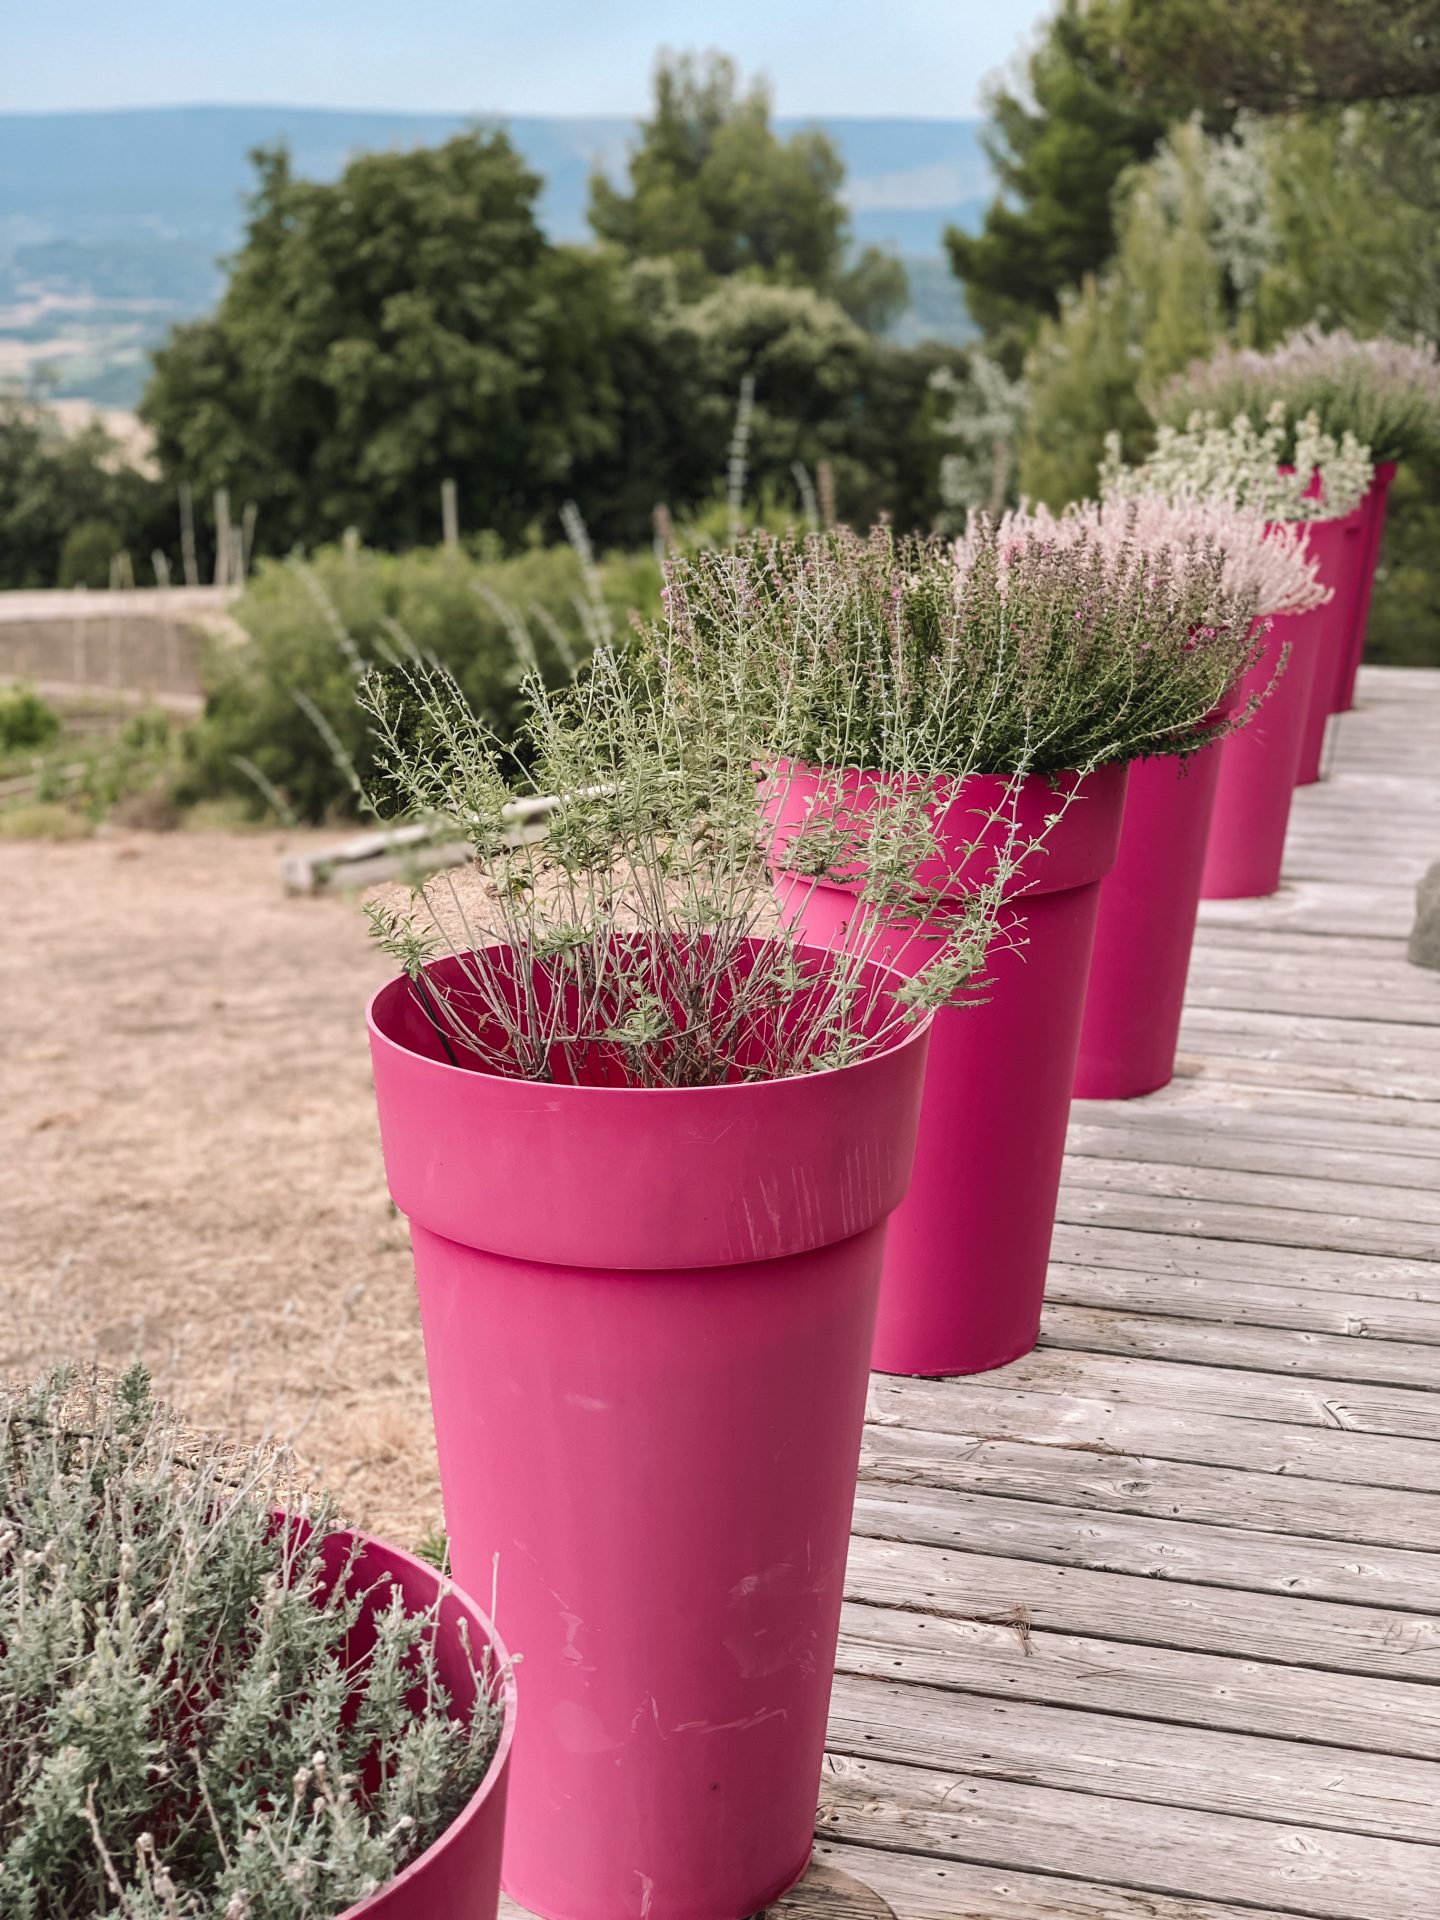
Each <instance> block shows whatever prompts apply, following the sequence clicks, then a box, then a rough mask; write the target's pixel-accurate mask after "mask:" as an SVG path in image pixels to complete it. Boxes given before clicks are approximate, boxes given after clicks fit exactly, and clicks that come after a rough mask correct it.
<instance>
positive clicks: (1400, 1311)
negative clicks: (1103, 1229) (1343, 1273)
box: [1045, 1265, 1440, 1372]
mask: <svg viewBox="0 0 1440 1920" xmlns="http://www.w3.org/2000/svg"><path fill="white" fill-rule="evenodd" d="M1045 1299H1046V1312H1047V1315H1053V1310H1054V1308H1055V1307H1057V1306H1073V1307H1103V1308H1105V1309H1107V1310H1108V1311H1109V1312H1112V1313H1127V1314H1128V1313H1141V1314H1170V1315H1174V1316H1176V1317H1178V1318H1181V1319H1187V1320H1205V1321H1213V1322H1219V1323H1221V1325H1222V1326H1223V1327H1224V1328H1225V1329H1227V1330H1235V1331H1239V1330H1243V1329H1245V1328H1247V1327H1290V1328H1294V1329H1297V1330H1300V1331H1304V1332H1307V1333H1327V1334H1336V1335H1339V1336H1341V1337H1343V1338H1344V1339H1347V1340H1379V1341H1395V1340H1405V1341H1411V1342H1418V1343H1420V1344H1421V1345H1424V1346H1440V1299H1434V1300H1389V1299H1384V1298H1382V1297H1380V1296H1378V1295H1376V1294H1368V1293H1340V1292H1334V1291H1326V1290H1323V1289H1321V1288H1319V1287H1316V1286H1313V1285H1309V1286H1307V1285H1304V1284H1299V1285H1293V1286H1285V1285H1278V1284H1275V1283H1270V1282H1266V1281H1264V1280H1234V1279H1231V1278H1230V1277H1229V1276H1228V1275H1225V1274H1188V1275H1182V1274H1173V1273H1166V1274H1161V1275H1155V1274H1150V1273H1144V1272H1135V1273H1126V1272H1115V1271H1110V1270H1106V1269H1105V1268H1103V1267H1075V1266H1057V1265H1052V1266H1051V1268H1050V1276H1049V1279H1048V1281H1047V1282H1046V1288H1045ZM1051 1330H1053V1329H1051ZM1055 1344H1057V1345H1063V1344H1065V1343H1064V1342H1063V1341H1057V1342H1056V1343H1055ZM1436 1365H1437V1367H1440V1360H1437V1361H1436ZM1340 1371H1341V1372H1344V1371H1345V1369H1344V1368H1341V1369H1340Z"/></svg>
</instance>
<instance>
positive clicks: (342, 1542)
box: [321, 1532, 515, 1920]
mask: <svg viewBox="0 0 1440 1920" xmlns="http://www.w3.org/2000/svg"><path fill="white" fill-rule="evenodd" d="M357 1539H358V1541H359V1552H358V1553H357V1555H356V1558H355V1562H354V1565H353V1568H352V1569H351V1575H350V1586H351V1590H352V1591H353V1592H356V1593H364V1594H365V1595H366V1599H365V1602H364V1606H363V1608H362V1611H361V1614H360V1617H359V1619H358V1620H357V1621H356V1623H355V1626H354V1628H353V1629H352V1631H351V1634H350V1639H349V1642H348V1644H347V1648H346V1653H347V1657H348V1658H349V1659H352V1660H354V1659H358V1658H360V1657H361V1655H362V1654H364V1653H365V1652H366V1651H368V1649H369V1647H370V1646H371V1645H372V1644H373V1641H374V1625H373V1622H374V1616H375V1612H376V1609H377V1608H380V1607H384V1606H386V1605H387V1604H388V1602H389V1598H390V1596H391V1595H392V1594H393V1593H395V1592H396V1591H397V1590H398V1592H399V1593H400V1595H401V1597H402V1598H403V1600H404V1603H405V1609H406V1611H407V1612H408V1613H421V1612H424V1611H426V1610H427V1609H428V1608H430V1607H433V1606H434V1605H435V1602H436V1599H437V1596H438V1598H439V1602H440V1605H439V1616H438V1622H437V1633H436V1643H435V1665H436V1671H437V1673H438V1675H439V1677H440V1680H441V1682H442V1684H443V1685H444V1687H445V1690H446V1692H447V1693H448V1694H449V1696H450V1701H451V1710H452V1712H453V1713H454V1714H455V1715H456V1716H457V1717H460V1716H468V1715H469V1712H470V1710H471V1708H472V1706H473V1705H474V1701H475V1681H474V1668H473V1667H472V1664H471V1663H472V1660H473V1662H474V1666H475V1667H479V1668H480V1669H481V1671H482V1673H483V1671H484V1666H485V1660H486V1656H487V1653H488V1655H489V1670H490V1672H491V1673H492V1674H493V1676H494V1684H495V1686H496V1688H497V1696H498V1698H499V1699H500V1701H501V1703H502V1705H503V1708H504V1721H503V1723H502V1726H501V1732H500V1743H499V1745H498V1747H497V1748H496V1751H495V1756H494V1758H493V1759H492V1760H491V1762H490V1766H489V1770H488V1771H487V1773H486V1775H485V1778H484V1779H483V1780H482V1781H481V1782H480V1785H479V1786H478V1787H477V1788H476V1790H475V1792H474V1793H473V1794H472V1795H471V1796H470V1799H469V1800H468V1801H467V1802H466V1803H465V1806H464V1807H463V1808H462V1809H461V1811H460V1813H459V1814H457V1815H456V1817H455V1819H454V1820H452V1821H451V1823H450V1825H449V1826H448V1827H447V1828H446V1829H445V1831H444V1832H443V1833H442V1834H441V1835H440V1837H439V1838H438V1839H437V1840H435V1841H433V1842H432V1843H431V1845H430V1846H428V1847H427V1848H426V1849H425V1851H424V1852H423V1853H422V1854H420V1855H419V1856H418V1857H417V1858H416V1859H414V1860H412V1861H411V1863H410V1865H409V1866H408V1867H406V1868H404V1870H403V1871H402V1872H400V1873H398V1874H396V1876H395V1878H394V1879H393V1880H391V1881H390V1882H389V1883H388V1884H387V1885H386V1886H383V1887H382V1888H381V1889H380V1891H379V1892H378V1893H375V1894H372V1895H371V1896H370V1898H369V1899H368V1900H361V1901H360V1902H359V1903H358V1904H357V1905H355V1906H353V1907H347V1908H346V1909H345V1912H344V1913H343V1914H341V1915H340V1917H339V1920H495V1914H496V1910H497V1908H498V1906H499V1903H500V1854H501V1847H502V1842H503V1840H504V1834H505V1797H506V1788H507V1785H508V1783H509V1774H510V1750H511V1745H512V1742H513V1740H514V1736H515V1683H514V1680H513V1678H512V1676H511V1671H510V1661H509V1657H508V1655H507V1654H506V1651H505V1648H504V1646H503V1645H502V1644H501V1642H500V1640H499V1638H498V1637H497V1635H496V1632H495V1629H494V1627H493V1626H492V1625H491V1624H490V1622H489V1620H488V1619H487V1618H486V1617H485V1615H484V1614H483V1613H482V1612H481V1611H480V1609H479V1608H478V1607H477V1606H476V1604H475V1602H474V1601H473V1600H472V1599H471V1598H470V1597H469V1595H468V1594H466V1593H463V1592H462V1591H461V1590H460V1588H459V1587H457V1586H456V1585H454V1584H453V1582H451V1581H450V1580H447V1579H446V1578H444V1576H443V1575H441V1574H440V1573H438V1572H437V1571H436V1569H435V1568H434V1567H431V1566H427V1565H426V1564H425V1562H424V1561H423V1560H417V1559H416V1558H415V1557H414V1555H413V1554H409V1553H403V1552H401V1550H400V1548H399V1547H392V1546H389V1545H387V1544H386V1543H385V1542H384V1541H382V1540H372V1539H369V1538H368V1537H366V1536H365V1535H363V1534H362V1535H358V1536H357V1535H354V1534H350V1533H344V1532H340V1533H333V1534H331V1535H329V1537H328V1538H327V1539H326V1540H325V1541H324V1543H323V1545H322V1547H321V1558H322V1565H323V1566H324V1569H325V1571H326V1573H327V1574H328V1576H329V1578H330V1580H331V1581H334V1580H337V1579H339V1578H340V1576H341V1575H342V1573H343V1572H344V1571H345V1567H346V1563H347V1560H348V1558H349V1554H350V1550H351V1547H352V1544H353V1543H354V1542H355V1541H356V1540H357ZM462 1623H463V1625H464V1628H465V1630H466V1633H467V1634H468V1645H467V1643H466V1641H465V1640H463V1639H462V1637H461V1628H462Z"/></svg>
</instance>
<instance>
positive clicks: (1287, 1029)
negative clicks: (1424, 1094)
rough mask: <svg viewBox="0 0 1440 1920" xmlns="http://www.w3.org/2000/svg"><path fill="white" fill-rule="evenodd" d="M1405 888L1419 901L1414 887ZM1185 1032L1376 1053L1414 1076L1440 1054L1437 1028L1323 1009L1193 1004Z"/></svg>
mask: <svg viewBox="0 0 1440 1920" xmlns="http://www.w3.org/2000/svg"><path fill="white" fill-rule="evenodd" d="M1405 891H1406V892H1407V893H1408V894H1409V896H1410V903H1411V907H1412V909H1413V906H1414V889H1413V888H1408V889H1405ZM1181 1033H1182V1035H1184V1034H1188V1035H1189V1036H1190V1038H1191V1042H1192V1044H1193V1043H1194V1042H1195V1041H1196V1040H1200V1041H1201V1042H1202V1044H1204V1045H1206V1046H1213V1047H1214V1048H1215V1049H1216V1050H1218V1051H1222V1052H1227V1053H1228V1052H1230V1051H1233V1049H1234V1046H1235V1043H1236V1042H1237V1041H1242V1042H1243V1041H1253V1042H1256V1043H1257V1044H1259V1045H1261V1046H1281V1047H1284V1048H1285V1049H1286V1051H1287V1052H1290V1053H1294V1054H1298V1055H1299V1056H1300V1057H1301V1058H1302V1059H1306V1060H1316V1061H1323V1060H1326V1059H1331V1058H1333V1059H1337V1060H1347V1059H1352V1058H1360V1057H1362V1056H1367V1055H1368V1056H1373V1057H1375V1058H1377V1059H1381V1060H1385V1061H1386V1062H1388V1063H1393V1064H1396V1065H1398V1066H1399V1068H1400V1070H1401V1071H1402V1072H1409V1073H1411V1074H1412V1075H1413V1076H1414V1077H1415V1078H1417V1079H1418V1078H1420V1077H1421V1076H1422V1074H1424V1073H1426V1072H1429V1073H1432V1074H1433V1071H1434V1065H1435V1061H1436V1060H1437V1058H1440V1036H1437V1035H1436V1033H1435V1031H1434V1029H1433V1028H1432V1027H1429V1026H1424V1025H1421V1024H1418V1023H1408V1024H1407V1023H1406V1022H1405V1021H1402V1020H1394V1019H1391V1020H1367V1021H1363V1022H1361V1021H1356V1020H1344V1019H1341V1020H1337V1019H1333V1018H1328V1017H1326V1016H1324V1015H1321V1014H1305V1015H1303V1016H1296V1015H1293V1014H1277V1013H1255V1012H1246V1011H1244V1010H1240V1009H1234V1008H1227V1009H1217V1008H1212V1007H1190V1006H1187V1007H1186V1009H1185V1013H1184V1017H1183V1019H1182V1022H1181ZM1437 1097H1440V1083H1437V1082H1436V1081H1434V1080H1433V1079H1432V1082H1431V1087H1430V1091H1429V1094H1428V1098H1430V1099H1432V1100H1434V1099H1436V1098H1437Z"/></svg>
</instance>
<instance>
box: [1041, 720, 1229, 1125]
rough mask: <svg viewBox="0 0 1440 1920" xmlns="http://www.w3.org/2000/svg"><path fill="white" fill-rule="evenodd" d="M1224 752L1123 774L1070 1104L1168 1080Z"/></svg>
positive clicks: (1126, 1095) (1146, 763)
mask: <svg viewBox="0 0 1440 1920" xmlns="http://www.w3.org/2000/svg"><path fill="white" fill-rule="evenodd" d="M1224 744H1225V743H1224V741H1223V740H1217V741H1216V742H1215V743H1214V744H1213V745H1211V746H1208V747H1202V748H1201V749H1200V751H1199V752H1198V753H1192V754H1188V755H1186V756H1184V757H1183V758H1182V757H1180V756H1178V755H1169V756H1160V757H1157V758H1155V759H1151V760H1140V761H1137V762H1136V763H1135V765H1134V766H1132V767H1131V769H1130V779H1129V783H1128V787H1127V790H1126V794H1125V823H1124V826H1123V827H1122V829H1121V833H1120V852H1119V856H1118V858H1117V859H1116V861H1115V865H1114V866H1113V867H1112V868H1111V870H1110V872H1109V873H1107V874H1106V876H1105V879H1104V881H1103V883H1102V884H1101V888H1100V912H1099V918H1098V920H1097V922H1096V927H1095V950H1094V954H1093V956H1092V958H1091V961H1090V984H1089V987H1088V989H1087V991H1086V995H1085V1022H1084V1026H1083V1027H1082V1028H1081V1032H1080V1058H1079V1063H1078V1065H1077V1066H1076V1070H1075V1096H1076V1098H1077V1099H1080V1100H1129V1099H1133V1098H1134V1097H1135V1096H1136V1095H1137V1094H1142V1093H1153V1092H1154V1091H1155V1089H1156V1088H1157V1087H1163V1086H1166V1085H1167V1084H1168V1083H1169V1081H1170V1079H1171V1076H1172V1075H1173V1074H1174V1071H1175V1047H1176V1043H1177V1041H1178V1038H1179V1033H1180V1014H1181V1009H1182V1007H1183V1005H1184V1000H1185V980H1186V976H1187V974H1188V973H1189V971H1190V949H1191V947H1192V945H1193V944H1194V939H1195V920H1196V915H1197V914H1198V912H1199V910H1200V875H1201V872H1202V869H1203V868H1204V865H1205V842H1206V839H1207V836H1208V834H1209V831H1210V815H1211V812H1212V810H1213V808H1214V805H1215V787H1216V782H1217V780H1218V779H1219V775H1220V756H1221V752H1222V750H1223V748H1224Z"/></svg>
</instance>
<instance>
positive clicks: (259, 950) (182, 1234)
mask: <svg viewBox="0 0 1440 1920" xmlns="http://www.w3.org/2000/svg"><path fill="white" fill-rule="evenodd" d="M327 837H328V838H333V836H327ZM305 842H306V836H304V835H300V834H294V833H290V834H284V835H282V834H277V833H257V834H253V835H248V834H209V833H207V834H202V833H194V834H191V833H177V834H168V835H164V834H144V833H128V832H115V833H111V834H108V835H106V836H104V837H102V838H98V839H94V840H87V841H80V842H76V843H73V844H69V845H59V846H57V845H53V844H49V843H43V842H23V841H9V842H0V900H3V903H4V905H3V921H0V989H3V993H4V1005H5V1011H6V1018H5V1021H4V1029H3V1035H4V1037H3V1039H0V1372H3V1373H5V1374H7V1375H8V1374H13V1373H16V1372H19V1371H24V1370H29V1369H32V1368H34V1367H36V1366H38V1365H40V1364H42V1363H44V1362H47V1361H49V1360H51V1359H56V1358H59V1359H82V1360H83V1359H90V1358H97V1357H98V1358H100V1359H102V1360H103V1361H105V1362H106V1363H107V1364H110V1365H120V1364H123V1363H124V1362H125V1361H126V1360H128V1359H129V1358H130V1357H131V1356H132V1355H136V1354H138V1355H140V1356H141V1357H143V1358H144V1359H145V1360H146V1361H147V1362H148V1363H149V1364H150V1366H151V1367H152V1369H153V1370H154V1372H155V1375H156V1379H157V1381H158V1383H159V1384H160V1386H161V1388H162V1389H163V1391H164V1392H165V1393H166V1395H167V1397H169V1398H171V1399H172V1400H174V1401H175V1402H176V1403H177V1404H178V1405H179V1406H180V1407H181V1408H182V1409H183V1411H184V1412H185V1413H186V1414H187V1415H188V1416H189V1417H190V1418H191V1419H193V1420H194V1421H195V1422H197V1423H200V1424H205V1425H213V1426H223V1427H225V1428H226V1429H227V1430H229V1431H230V1432H231V1433H233V1434H234V1435H235V1436H236V1437H237V1438H245V1437H259V1436H261V1435H264V1434H267V1433H274V1432H276V1431H278V1432H279V1433H281V1434H282V1435H294V1436H296V1444H297V1446H298V1448H299V1451H300V1453H301V1455H302V1457H303V1458H304V1459H305V1460H306V1461H307V1462H308V1463H310V1464H312V1465H313V1467H314V1468H315V1470H316V1472H317V1474H318V1476H319V1477H320V1478H321V1479H322V1480H323V1482H324V1483H325V1484H326V1485H328V1486H329V1487H330V1488H331V1490H332V1491H334V1492H335V1493H336V1494H337V1495H338V1496H339V1497H340V1499H341V1500H342V1502H343V1503H344V1505H345V1507H346V1509H347V1511H348V1512H349V1513H350V1514H352V1515H353V1516H354V1517H355V1518H357V1519H359V1520H361V1521H362V1522H364V1523H366V1524H368V1525H372V1526H374V1527H376V1528H377V1529H378V1530H379V1531H381V1532H384V1533H386V1534H388V1535H389V1536H390V1537H391V1538H393V1539H395V1540H397V1541H399V1542H401V1543H403V1544H413V1543H414V1542H416V1541H417V1540H419V1539H420V1538H421V1537H422V1536H423V1535H424V1534H425V1533H426V1532H427V1531H428V1530H429V1529H431V1528H432V1527H434V1526H435V1525H437V1524H438V1522H439V1519H440V1499H439V1490H438V1485H437V1481H436V1475H435V1461H434V1448H433V1440H432V1435H431V1428H430V1414H429V1405H428V1401H427V1398H426V1392H425V1369H424V1356H423V1352H422V1348H421V1341H420V1330H419V1323H418V1318H417V1315H416V1310H415V1300H414V1292H413V1287H412V1283H411V1276H410V1249H409V1240H408V1236H407V1233H406V1229H405V1223H404V1222H403V1220H401V1219H400V1218H399V1217H398V1216H397V1215H396V1214H395V1212H394V1210H393V1209H392V1207H391V1205H390V1202H389V1199H388V1197H387V1195H386V1191H385V1181H384V1174H383V1171H382V1168H381V1162H380V1146H379V1137H378V1134H377V1131H376V1125H375V1118H374V1113H373V1108H372V1102H371V1088H370V1065H369V1056H368V1050H367V1047H366V1040H365V1026H364V1017H363V1014H364V1003H365V998H366V995H367V994H368V993H369V992H370V990H371V989H372V988H373V987H375V986H376V985H378V984H379V983H380V981H381V980H382V979H383V978H384V977H385V976H386V973H387V971H388V965H389V963H388V962H387V961H386V960H385V959H384V957H383V956H382V955H380V954H378V953H377V952H375V951H374V950H373V949H372V948H371V947H370V945H369V943H368V940H367V936H366V931H365V926H364V922H363V920H362V918H361V915H360V913H359V910H358V907H357V905H356V904H355V901H354V899H353V897H350V898H347V897H345V896H339V897H333V898H330V897H322V898H319V899H291V898H287V897H286V896H285V895H284V894H283V892H282V891H281V888H280V883H279V874H278V869H279V861H280V856H281V854H282V852H285V851H289V850H294V849H296V848H298V847H300V846H303V845H304V844H305Z"/></svg>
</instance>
